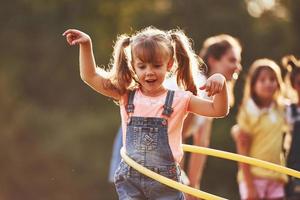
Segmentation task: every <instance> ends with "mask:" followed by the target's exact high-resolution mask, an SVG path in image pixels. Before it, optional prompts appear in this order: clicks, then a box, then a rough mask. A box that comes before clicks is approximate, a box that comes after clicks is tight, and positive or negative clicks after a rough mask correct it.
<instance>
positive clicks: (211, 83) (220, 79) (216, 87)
mask: <svg viewBox="0 0 300 200" xmlns="http://www.w3.org/2000/svg"><path fill="white" fill-rule="evenodd" d="M225 81H226V79H225V77H224V76H223V75H222V74H220V73H216V74H213V75H212V76H210V77H209V78H208V79H207V81H206V83H205V85H203V86H202V87H200V90H205V91H206V92H207V96H209V97H210V96H213V95H215V94H218V93H219V92H221V91H222V89H223V87H224V84H225Z"/></svg>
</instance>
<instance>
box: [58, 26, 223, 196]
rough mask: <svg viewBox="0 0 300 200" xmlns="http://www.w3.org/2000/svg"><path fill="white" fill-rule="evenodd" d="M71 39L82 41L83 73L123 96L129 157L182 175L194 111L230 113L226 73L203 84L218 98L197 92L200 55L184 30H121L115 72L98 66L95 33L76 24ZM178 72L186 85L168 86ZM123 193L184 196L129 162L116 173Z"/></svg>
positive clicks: (109, 92) (169, 173) (106, 90)
mask: <svg viewBox="0 0 300 200" xmlns="http://www.w3.org/2000/svg"><path fill="white" fill-rule="evenodd" d="M63 35H64V36H66V38H67V42H68V43H69V44H70V45H75V44H79V46H80V56H79V57H80V75H81V78H82V79H83V81H84V82H86V83H87V84H88V85H89V86H90V87H92V88H93V89H94V90H96V91H97V92H99V93H101V94H103V95H105V96H108V97H111V98H113V99H115V100H117V101H118V102H119V105H120V110H121V118H122V129H123V146H124V147H125V149H126V153H127V155H128V156H129V157H131V158H132V159H134V160H135V161H136V162H138V163H139V164H142V165H143V166H144V167H146V168H148V169H150V170H152V171H154V172H156V173H159V174H161V175H163V176H166V177H168V178H171V179H173V180H176V181H180V169H179V165H178V163H179V162H180V160H181V158H182V156H183V151H182V148H181V130H182V125H183V121H184V119H185V117H186V115H187V114H188V112H192V113H195V114H198V115H204V116H209V117H223V116H225V115H226V114H227V113H228V99H227V87H226V82H225V78H224V76H223V75H221V74H213V75H212V76H211V77H209V78H208V79H207V82H206V84H205V85H204V86H202V87H201V88H200V89H203V90H206V91H207V93H208V96H214V98H213V100H211V101H209V100H203V99H201V98H200V97H197V96H196V93H197V88H196V86H195V84H194V79H193V75H194V74H195V73H197V72H196V71H197V70H199V66H200V64H199V62H198V61H199V59H198V57H197V56H196V55H195V53H194V51H193V50H192V48H191V46H190V43H189V39H188V38H187V37H186V36H185V34H184V33H183V32H182V31H180V30H172V31H168V32H165V31H161V30H158V29H155V28H153V27H148V28H146V29H144V30H142V31H140V32H137V33H135V34H133V35H132V36H128V35H121V36H119V37H118V40H117V42H116V44H115V47H114V53H113V63H112V69H111V71H110V73H109V74H104V73H103V72H102V71H100V72H99V71H96V64H95V60H94V56H93V50H92V42H91V39H90V37H89V36H88V35H87V34H85V33H83V32H81V31H79V30H75V29H69V30H67V31H66V32H65V33H64V34H63ZM168 72H171V74H174V75H176V77H177V84H178V85H179V86H180V87H181V89H182V90H179V91H176V92H174V91H168V90H166V89H165V88H164V87H163V82H164V80H165V77H166V75H167V73H168ZM115 185H116V189H117V192H118V195H119V199H122V200H123V199H124V200H128V199H135V200H137V199H160V200H172V199H184V195H183V193H182V192H180V191H177V190H174V189H172V188H169V187H167V186H165V185H163V184H161V183H159V182H157V181H155V180H152V179H151V178H148V177H146V176H144V175H142V174H140V173H139V172H137V171H136V170H134V169H133V168H131V167H129V166H128V165H127V164H126V163H125V162H123V161H122V162H121V163H120V166H119V168H118V169H117V171H116V174H115Z"/></svg>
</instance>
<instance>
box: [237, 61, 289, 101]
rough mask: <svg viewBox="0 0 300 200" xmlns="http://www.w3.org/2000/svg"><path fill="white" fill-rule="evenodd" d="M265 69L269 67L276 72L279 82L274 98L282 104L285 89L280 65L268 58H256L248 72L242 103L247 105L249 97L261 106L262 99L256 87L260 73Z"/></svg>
mask: <svg viewBox="0 0 300 200" xmlns="http://www.w3.org/2000/svg"><path fill="white" fill-rule="evenodd" d="M263 69H269V70H271V71H273V72H274V74H275V76H276V81H277V84H278V90H277V92H276V93H275V96H274V100H275V103H276V104H277V105H280V104H282V101H283V98H282V93H283V91H284V84H283V80H282V77H281V70H280V67H279V66H278V65H277V64H276V63H275V62H274V61H273V60H270V59H267V58H263V59H257V60H255V61H254V62H253V63H252V65H251V67H250V69H249V72H248V76H247V79H246V84H245V90H244V96H243V100H242V105H245V104H246V102H247V101H248V99H249V98H252V99H253V101H254V102H255V103H256V104H257V105H258V106H260V99H259V97H257V96H256V94H255V91H254V87H255V84H256V82H257V79H258V76H259V75H260V73H261V71H262V70H263Z"/></svg>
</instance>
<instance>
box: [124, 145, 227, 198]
mask: <svg viewBox="0 0 300 200" xmlns="http://www.w3.org/2000/svg"><path fill="white" fill-rule="evenodd" d="M120 153H121V157H122V158H123V160H124V161H125V162H126V163H127V164H128V165H129V166H131V167H132V168H134V169H135V170H137V171H138V172H140V173H142V174H144V175H146V176H148V177H150V178H152V179H154V180H157V181H158V182H160V183H163V184H165V185H167V186H169V187H172V188H174V189H177V190H179V191H181V192H184V193H187V194H190V195H193V196H195V197H198V198H202V199H208V200H226V199H224V198H222V197H219V196H215V195H213V194H209V193H206V192H202V191H200V190H197V189H195V188H192V187H189V186H187V185H184V184H182V183H179V182H177V181H174V180H172V179H169V178H166V177H164V176H162V175H160V174H157V173H155V172H153V171H151V170H149V169H147V168H146V167H143V166H142V165H140V164H138V163H137V162H135V161H134V160H132V159H131V158H129V157H128V156H127V155H126V153H125V150H124V147H122V149H121V151H120Z"/></svg>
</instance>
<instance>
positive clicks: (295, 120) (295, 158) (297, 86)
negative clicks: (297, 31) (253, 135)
mask: <svg viewBox="0 0 300 200" xmlns="http://www.w3.org/2000/svg"><path fill="white" fill-rule="evenodd" d="M282 64H283V67H284V68H286V69H287V71H288V73H287V76H286V81H288V82H287V85H288V86H291V87H292V88H293V89H294V91H295V92H296V95H297V97H298V98H297V99H298V101H297V102H296V103H292V104H291V105H289V106H288V107H287V109H286V116H287V122H288V124H289V130H290V131H288V134H287V135H286V137H285V143H284V144H285V145H284V149H285V151H286V154H287V167H289V168H292V169H295V170H298V171H300V101H299V99H300V62H299V61H298V60H297V59H296V58H295V57H294V56H292V55H291V56H286V57H284V58H283V59H282ZM289 93H291V92H290V91H289ZM286 197H287V198H288V199H289V200H299V199H300V180H299V179H297V178H294V177H289V181H288V183H287V186H286Z"/></svg>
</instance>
